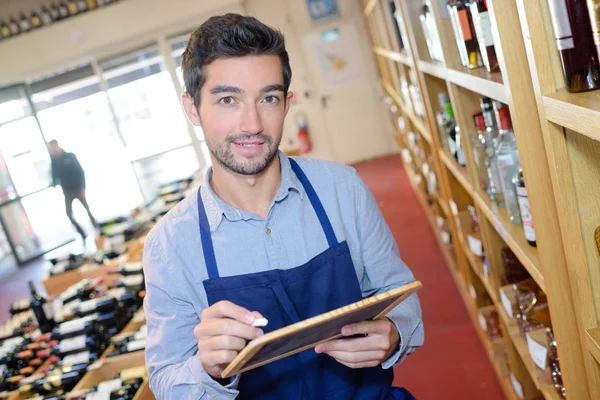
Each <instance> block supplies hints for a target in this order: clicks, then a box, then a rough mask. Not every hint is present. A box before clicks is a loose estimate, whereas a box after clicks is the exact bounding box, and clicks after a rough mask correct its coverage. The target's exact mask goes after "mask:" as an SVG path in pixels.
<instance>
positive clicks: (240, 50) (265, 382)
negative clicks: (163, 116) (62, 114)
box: [143, 14, 423, 400]
mask: <svg viewBox="0 0 600 400" xmlns="http://www.w3.org/2000/svg"><path fill="white" fill-rule="evenodd" d="M182 66H183V76H184V80H185V88H186V92H185V93H184V95H183V98H182V102H183V107H184V109H185V112H186V114H187V116H188V118H189V120H190V121H191V122H192V123H193V124H194V125H197V126H201V127H202V128H203V131H204V133H205V137H206V143H207V145H208V148H209V150H210V152H211V160H212V167H211V168H210V169H209V170H208V171H207V173H206V175H205V180H204V183H203V184H202V185H201V187H200V189H199V190H198V191H195V192H194V193H193V194H192V195H190V196H188V197H187V198H185V199H184V200H182V201H181V202H180V203H179V204H178V205H177V206H176V207H175V208H174V209H172V210H171V211H169V213H168V214H167V215H166V216H165V217H163V218H162V219H161V220H160V221H159V222H158V223H157V224H156V225H155V227H154V228H153V229H152V231H151V232H150V233H149V234H148V236H147V237H146V241H145V245H144V258H143V266H144V276H145V279H146V297H145V299H144V312H145V315H146V320H147V326H148V337H147V345H146V365H147V367H148V371H149V374H150V388H151V389H152V391H153V392H154V395H155V396H156V398H157V399H160V400H167V399H173V400H179V399H234V398H238V399H253V400H256V399H285V400H294V399H298V400H300V399H302V400H304V399H344V400H346V399H369V400H383V399H386V400H387V399H395V400H409V399H413V396H412V395H411V394H410V393H409V392H408V391H406V390H405V389H401V388H397V387H393V385H392V381H393V378H394V376H393V369H392V367H393V366H395V365H397V364H399V363H400V362H402V361H403V360H404V359H405V358H406V357H407V356H408V355H409V354H411V353H412V352H414V351H415V350H416V349H418V348H419V347H420V346H421V345H422V344H423V324H422V321H421V307H420V304H419V299H418V297H417V296H416V295H414V294H413V295H411V296H410V297H408V298H407V299H406V300H405V301H404V302H403V303H401V304H400V305H399V306H397V307H396V308H395V309H393V310H392V311H390V312H389V313H388V314H387V315H386V316H387V318H381V319H378V320H376V321H364V322H361V323H357V324H351V325H347V326H345V327H343V328H342V332H341V334H342V335H343V336H344V338H343V339H340V340H332V341H329V342H326V343H322V344H320V345H319V346H317V347H316V348H315V349H310V350H306V351H303V352H301V353H298V354H296V355H293V356H290V357H286V358H283V359H281V360H278V361H275V362H273V363H270V364H267V365H264V366H262V367H260V368H257V369H254V370H251V371H247V372H244V373H242V374H241V375H240V374H238V375H236V376H235V377H233V378H230V379H221V373H222V371H223V369H224V368H225V366H227V364H229V363H230V362H231V361H232V360H233V359H234V358H235V357H236V356H237V354H238V352H239V351H240V350H241V349H243V348H244V346H245V345H246V341H248V340H252V339H254V338H256V337H258V336H260V335H262V334H264V333H268V332H270V331H273V330H274V329H278V328H282V327H284V326H287V325H289V324H292V323H295V322H298V321H301V320H304V319H306V318H309V317H313V316H315V315H318V314H321V313H324V312H327V311H330V310H333V309H336V308H338V307H341V306H344V305H347V304H350V303H353V302H356V301H359V300H361V299H363V298H365V297H369V296H373V295H376V294H379V293H383V292H386V291H388V290H391V289H393V288H397V287H400V286H403V285H405V284H408V283H411V282H413V281H414V280H415V278H414V276H413V274H412V272H411V271H410V269H409V268H408V267H407V266H406V265H405V264H404V263H403V262H402V260H401V258H400V254H399V251H398V246H397V245H396V242H395V241H394V238H393V236H392V233H391V232H390V229H389V228H388V225H387V224H386V222H385V220H384V219H383V216H382V214H381V211H380V210H379V207H378V205H377V202H376V200H375V198H374V197H373V195H372V194H371V192H370V191H369V189H368V188H367V187H366V185H365V184H364V182H363V181H362V180H361V179H360V177H359V176H358V174H357V172H356V170H355V169H354V168H351V167H349V166H346V165H342V164H337V163H333V162H329V161H321V160H311V159H308V158H302V157H298V158H296V157H293V158H292V157H286V156H285V154H283V153H282V152H279V151H278V148H279V145H280V142H281V138H282V134H283V123H284V119H285V116H286V114H287V112H288V110H289V108H290V105H291V102H292V99H293V93H292V92H290V91H289V86H290V80H291V74H292V72H291V68H290V64H289V58H288V53H287V51H286V49H285V42H284V38H283V35H282V34H281V33H280V32H278V31H276V30H275V29H273V28H270V27H268V26H266V25H265V24H263V23H262V22H260V21H258V20H257V19H256V18H252V17H244V16H241V15H238V14H227V15H223V16H215V17H211V18H210V19H208V20H207V21H206V22H205V23H204V24H203V25H202V26H201V27H200V28H199V29H198V30H196V31H195V32H194V33H193V34H192V35H191V37H190V40H189V42H188V45H187V48H186V50H185V52H184V54H183V63H182ZM365 140H369V134H368V133H366V134H365ZM356 145H357V146H360V144H356ZM262 317H264V318H266V319H267V320H268V325H267V326H266V327H264V328H263V329H259V328H257V327H253V326H252V323H253V322H254V320H255V318H262ZM354 335H358V336H357V337H352V336H354Z"/></svg>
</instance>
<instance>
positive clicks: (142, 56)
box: [0, 0, 600, 400]
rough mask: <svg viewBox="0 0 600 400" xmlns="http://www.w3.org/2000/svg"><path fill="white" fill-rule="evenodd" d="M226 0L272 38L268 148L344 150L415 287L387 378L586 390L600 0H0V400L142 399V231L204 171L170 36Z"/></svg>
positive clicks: (599, 350) (599, 212)
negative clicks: (281, 101)
mask: <svg viewBox="0 0 600 400" xmlns="http://www.w3.org/2000/svg"><path fill="white" fill-rule="evenodd" d="M229 12H233V13H239V14H242V15H251V16H254V17H256V18H258V19H259V20H260V21H262V22H264V23H265V24H268V25H270V26H273V27H275V28H277V29H278V30H279V31H280V32H281V33H282V34H283V35H284V36H285V41H286V48H287V51H288V53H289V56H290V63H291V68H292V71H293V78H292V82H291V86H290V91H291V92H293V93H294V98H293V101H292V103H291V105H290V111H289V113H288V114H287V118H286V120H285V124H284V127H283V137H282V141H281V145H280V148H279V149H280V151H281V152H283V153H285V154H286V155H288V156H293V157H309V158H315V159H322V160H328V161H333V162H337V163H342V164H346V165H350V166H352V167H354V168H355V169H356V171H357V172H358V174H359V176H360V177H361V179H362V180H363V181H364V182H365V184H366V186H367V187H368V189H369V190H370V191H371V192H372V194H373V196H374V197H375V200H376V201H377V204H378V206H379V208H380V210H381V212H382V214H383V216H384V219H385V221H386V223H387V224H388V226H389V228H390V231H391V233H392V234H393V236H394V239H395V240H396V243H397V244H398V248H399V250H400V255H401V258H402V260H403V261H404V263H405V264H406V265H407V266H408V267H409V268H410V269H411V270H412V272H413V273H414V276H415V278H416V280H418V281H420V282H421V284H422V288H421V289H420V290H419V292H418V296H419V299H420V302H421V307H422V311H423V326H424V330H425V341H424V344H423V346H422V348H420V349H418V350H417V351H416V352H415V353H414V354H411V355H409V356H408V357H407V358H406V359H405V360H403V362H402V363H401V364H400V365H398V366H396V367H394V385H395V386H399V387H405V388H406V389H408V390H409V391H410V392H411V393H412V394H413V395H414V397H415V398H416V399H442V398H443V399H464V398H468V399H486V400H492V399H511V400H512V399H515V400H516V399H524V400H534V399H545V400H559V399H568V400H585V399H600V322H599V321H600V270H599V269H598V266H599V265H600V195H599V194H598V193H599V192H598V190H597V189H596V188H597V187H599V185H600V143H599V142H600V133H599V127H600V90H598V89H600V65H599V62H598V59H599V55H600V0H540V1H529V0H302V1H299V0H204V1H195V2H191V1H188V0H173V1H170V2H164V1H159V0H65V1H63V0H60V1H49V0H0V58H1V59H2V62H1V63H0V399H10V400H17V399H19V400H20V399H30V398H35V399H58V400H64V399H93V398H96V397H93V396H92V395H91V393H92V392H102V393H103V395H106V396H109V397H110V398H111V399H112V398H115V399H134V400H150V399H154V398H158V397H155V395H154V394H153V393H152V390H151V389H150V385H149V376H148V371H147V369H146V366H145V365H146V364H145V360H144V351H143V350H144V348H145V340H146V339H145V337H146V336H145V335H146V332H147V331H146V322H145V314H144V308H143V306H142V305H143V299H144V296H145V293H146V291H145V286H144V284H145V281H144V274H143V263H142V257H143V253H144V243H145V238H146V236H147V235H148V233H149V232H150V230H152V228H153V227H154V226H155V225H156V223H157V222H158V221H159V220H160V219H161V218H163V217H164V216H165V215H166V214H167V213H169V212H170V210H172V209H173V208H174V207H177V205H178V204H180V202H181V201H183V200H184V199H186V198H187V197H188V196H192V195H193V194H195V192H196V191H197V190H198V188H199V186H200V185H201V184H202V183H203V180H204V178H205V175H206V172H207V171H208V169H209V168H210V167H211V164H212V161H211V159H212V157H213V156H212V155H211V153H210V151H209V149H208V146H207V144H206V139H205V136H204V132H203V130H202V128H201V127H200V126H195V125H193V124H192V123H191V122H190V121H189V119H188V118H187V117H186V114H185V112H184V110H183V107H182V102H181V97H182V95H183V94H184V93H185V85H184V79H183V73H182V54H183V52H184V50H185V48H186V46H187V44H188V40H189V37H190V34H191V32H193V31H194V30H195V29H197V28H198V27H199V26H200V25H201V24H202V23H203V22H205V21H206V20H207V19H208V18H210V17H211V16H215V15H222V14H225V13H229ZM51 141H56V142H57V143H58V144H59V145H60V147H61V148H62V149H63V150H64V151H66V152H69V153H73V154H74V155H75V156H76V157H77V160H78V162H79V163H80V164H81V167H82V169H83V171H84V173H85V181H86V189H85V197H86V198H87V204H88V205H89V210H90V211H89V212H88V210H86V208H85V207H84V204H83V203H82V202H80V201H77V200H75V201H74V203H73V214H72V218H73V219H74V220H75V221H76V222H77V223H78V224H79V226H80V229H81V230H82V231H79V232H78V230H77V229H76V227H75V226H74V224H73V223H72V220H70V217H69V216H68V215H67V212H65V194H66V193H67V192H66V191H65V188H64V187H61V185H56V183H57V182H56V180H55V179H54V177H53V173H52V171H53V165H54V164H53V161H52V150H51V145H50V142H51ZM90 213H91V214H93V216H94V218H95V221H97V224H94V221H93V220H92V219H90V215H91V214H90ZM82 232H83V234H82ZM34 292H35V294H33V293H34ZM109 300H110V301H109ZM89 301H93V309H88V308H86V307H85V304H84V307H81V304H83V302H85V303H86V304H87V306H89V307H92V305H90V304H91V303H90V302H89ZM102 301H104V302H105V303H106V307H107V310H109V311H111V312H114V315H116V317H115V316H114V315H113V317H112V319H110V321H109V322H102V323H100V322H98V321H97V319H98V314H95V312H96V311H97V308H98V307H100V306H101V305H103V304H104V303H102ZM44 302H45V305H44V307H42V305H43V303H44ZM36 307H37V308H36ZM38 308H39V309H40V310H42V311H41V312H42V313H46V314H48V315H50V314H52V317H50V318H46V319H44V318H41V317H40V316H38V314H36V310H37V309H38ZM50 309H51V310H50ZM46 314H44V315H46ZM91 316H95V317H91ZM86 318H87V319H86ZM75 324H77V329H75V331H74V332H75V333H77V334H78V336H75V337H83V341H84V342H85V343H87V344H85V345H83V347H82V348H81V349H80V350H81V351H80V352H78V351H66V350H65V351H64V352H62V353H61V350H60V348H61V346H60V340H58V341H57V338H59V339H61V340H71V339H72V337H74V336H73V335H70V334H69V333H67V334H65V333H64V329H63V330H61V327H63V328H64V327H67V328H68V329H70V330H72V329H71V327H73V326H75ZM73 329H74V328H73ZM85 329H88V331H86V330H85ZM104 330H107V332H105V331H104ZM40 331H42V332H45V333H49V334H48V335H40ZM80 331H82V332H83V333H82V332H80ZM99 331H102V332H103V333H102V334H100V333H98V332H99ZM69 332H71V331H69ZM90 332H93V333H90ZM71 333H72V332H71ZM79 333H81V336H79ZM92 342H93V343H92ZM90 343H92V344H91V345H90ZM132 343H133V344H132ZM62 347H63V350H64V347H65V346H62ZM117 381H118V382H117ZM44 396H47V397H44ZM119 396H121V397H119ZM98 398H100V397H98ZM107 398H108V397H107Z"/></svg>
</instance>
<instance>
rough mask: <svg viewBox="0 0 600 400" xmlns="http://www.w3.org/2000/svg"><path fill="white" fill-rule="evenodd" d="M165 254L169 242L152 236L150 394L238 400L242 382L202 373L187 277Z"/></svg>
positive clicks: (161, 398)
mask: <svg viewBox="0 0 600 400" xmlns="http://www.w3.org/2000/svg"><path fill="white" fill-rule="evenodd" d="M165 248H166V243H164V240H163V238H161V237H160V236H159V235H157V234H156V232H155V231H152V232H151V233H150V234H149V235H148V238H147V239H146V244H145V248H144V258H143V265H144V274H145V279H146V297H145V299H144V312H145V314H146V323H147V326H148V337H147V344H146V365H147V368H148V372H149V374H150V388H151V389H152V392H153V393H154V395H155V396H156V398H157V399H158V400H167V399H173V400H179V399H235V398H236V396H237V395H238V393H239V392H238V391H237V390H236V389H237V386H238V383H239V376H236V377H235V378H233V379H232V381H231V383H230V384H229V385H227V386H222V385H221V384H220V383H218V382H217V381H215V380H214V379H213V378H212V377H211V376H210V375H208V374H207V373H206V371H204V369H203V367H202V363H201V361H200V357H199V356H198V347H197V344H198V342H197V340H196V338H195V337H194V328H195V327H196V325H198V324H199V323H200V318H199V315H198V314H197V312H196V310H195V308H194V307H193V305H192V304H191V303H190V302H189V301H188V300H187V299H189V298H190V297H189V296H187V295H186V292H185V289H184V286H183V285H181V279H184V275H183V274H180V273H178V271H176V270H174V268H172V265H171V262H170V261H173V260H169V258H168V257H167V255H166V250H165ZM205 306H206V305H205Z"/></svg>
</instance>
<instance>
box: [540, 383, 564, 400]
mask: <svg viewBox="0 0 600 400" xmlns="http://www.w3.org/2000/svg"><path fill="white" fill-rule="evenodd" d="M542 395H543V396H544V399H545V400H562V397H561V396H560V395H559V394H558V392H557V391H556V389H555V388H554V386H552V385H548V386H544V387H543V388H542Z"/></svg>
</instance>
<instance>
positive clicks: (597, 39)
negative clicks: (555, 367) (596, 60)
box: [587, 0, 600, 46]
mask: <svg viewBox="0 0 600 400" xmlns="http://www.w3.org/2000/svg"><path fill="white" fill-rule="evenodd" d="M587 6H588V11H589V12H590V22H591V23H592V35H593V36H594V43H596V46H600V1H597V0H587Z"/></svg>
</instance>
